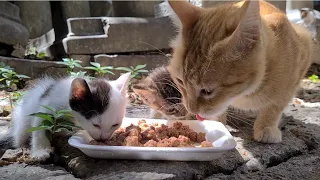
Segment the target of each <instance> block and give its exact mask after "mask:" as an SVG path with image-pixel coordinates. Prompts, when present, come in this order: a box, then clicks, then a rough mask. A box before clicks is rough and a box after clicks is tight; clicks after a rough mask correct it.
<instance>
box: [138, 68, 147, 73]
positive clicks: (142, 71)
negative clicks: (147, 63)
mask: <svg viewBox="0 0 320 180" xmlns="http://www.w3.org/2000/svg"><path fill="white" fill-rule="evenodd" d="M137 72H139V73H147V72H149V71H148V70H146V69H139V70H138V71H137Z"/></svg>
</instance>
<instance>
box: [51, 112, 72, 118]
mask: <svg viewBox="0 0 320 180" xmlns="http://www.w3.org/2000/svg"><path fill="white" fill-rule="evenodd" d="M54 118H55V119H71V118H73V116H72V115H71V114H67V113H65V114H55V116H54Z"/></svg>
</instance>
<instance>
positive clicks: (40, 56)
mask: <svg viewBox="0 0 320 180" xmlns="http://www.w3.org/2000/svg"><path fill="white" fill-rule="evenodd" d="M45 56H46V54H45V53H43V52H42V53H39V54H37V57H38V58H44V57H45Z"/></svg>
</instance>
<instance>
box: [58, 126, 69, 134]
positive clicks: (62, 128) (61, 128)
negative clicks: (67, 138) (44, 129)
mask: <svg viewBox="0 0 320 180" xmlns="http://www.w3.org/2000/svg"><path fill="white" fill-rule="evenodd" d="M62 130H67V131H72V129H71V130H70V129H67V128H64V127H58V129H56V130H55V131H54V133H58V132H61V131H62Z"/></svg>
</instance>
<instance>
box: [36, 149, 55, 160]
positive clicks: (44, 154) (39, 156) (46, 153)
mask: <svg viewBox="0 0 320 180" xmlns="http://www.w3.org/2000/svg"><path fill="white" fill-rule="evenodd" d="M51 152H52V150H51V149H39V150H36V151H33V152H32V153H31V158H32V160H33V161H36V162H45V161H46V160H47V159H49V158H50V153H51Z"/></svg>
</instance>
